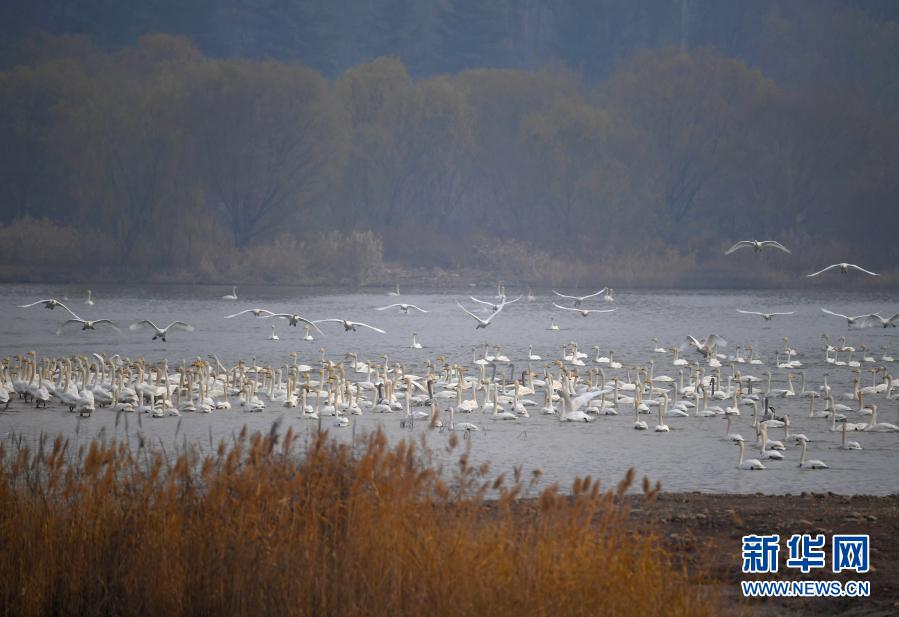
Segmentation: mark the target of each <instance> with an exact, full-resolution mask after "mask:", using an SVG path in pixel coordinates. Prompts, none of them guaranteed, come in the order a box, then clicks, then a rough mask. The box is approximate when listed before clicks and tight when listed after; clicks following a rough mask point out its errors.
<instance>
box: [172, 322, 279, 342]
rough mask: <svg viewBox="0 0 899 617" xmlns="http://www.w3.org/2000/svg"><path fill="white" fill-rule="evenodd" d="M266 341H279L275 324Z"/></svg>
mask: <svg viewBox="0 0 899 617" xmlns="http://www.w3.org/2000/svg"><path fill="white" fill-rule="evenodd" d="M162 340H165V339H162ZM268 340H270V341H279V340H281V339H280V337H279V336H278V335H277V334H275V324H272V333H271V335H269V337H268Z"/></svg>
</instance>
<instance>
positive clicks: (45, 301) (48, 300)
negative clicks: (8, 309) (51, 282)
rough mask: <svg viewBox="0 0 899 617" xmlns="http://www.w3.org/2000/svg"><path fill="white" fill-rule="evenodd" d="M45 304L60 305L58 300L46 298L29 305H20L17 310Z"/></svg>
mask: <svg viewBox="0 0 899 617" xmlns="http://www.w3.org/2000/svg"><path fill="white" fill-rule="evenodd" d="M47 302H57V303H58V304H62V302H60V301H59V300H55V299H54V298H47V299H46V300H38V301H37V302H32V303H31V304H20V305H19V308H31V307H32V306H37V305H38V304H46V303H47Z"/></svg>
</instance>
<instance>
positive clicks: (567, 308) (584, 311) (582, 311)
mask: <svg viewBox="0 0 899 617" xmlns="http://www.w3.org/2000/svg"><path fill="white" fill-rule="evenodd" d="M553 306H554V307H556V308H559V309H562V310H563V311H574V312H575V313H580V314H581V317H586V316H587V315H589V314H590V313H613V312H615V311H617V310H618V309H582V308H571V307H570V306H561V305H559V304H556V303H555V302H553Z"/></svg>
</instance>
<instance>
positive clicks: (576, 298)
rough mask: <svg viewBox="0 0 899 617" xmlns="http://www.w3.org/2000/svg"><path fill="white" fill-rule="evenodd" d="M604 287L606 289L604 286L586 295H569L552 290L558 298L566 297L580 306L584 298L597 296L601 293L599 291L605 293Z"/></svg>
mask: <svg viewBox="0 0 899 617" xmlns="http://www.w3.org/2000/svg"><path fill="white" fill-rule="evenodd" d="M606 289H607V288H606V287H603V288H602V289H600V290H599V291H597V292H594V293H592V294H587V295H586V296H569V295H567V294H563V293H559V292H558V291H556V290H555V289H553V290H552V292H553V293H554V294H556V295H557V296H559V297H560V298H567V299H569V300H574V305H575V306H580V305H581V303H582V302H584V301H585V300H588V299H590V298H593V297H595V296H598V295H599V294H601V293H605V291H606Z"/></svg>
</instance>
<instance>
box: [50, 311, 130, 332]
mask: <svg viewBox="0 0 899 617" xmlns="http://www.w3.org/2000/svg"><path fill="white" fill-rule="evenodd" d="M73 315H74V314H73ZM75 324H79V325H81V329H82V330H96V326H106V327H107V328H112V329H113V330H115V331H116V332H119V333H121V330H119V328H118V326H116V325H115V322H113V321H110V320H109V319H81V318H80V317H78V316H77V315H74V317H73V319H69V320H66V321H65V322H64V323H63V324H62V325H61V326H60V327H59V329H58V330H57V331H56V335H57V336H59V335H60V334H62V331H63V330H64V329H65V328H66V327H67V326H71V325H75Z"/></svg>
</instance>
